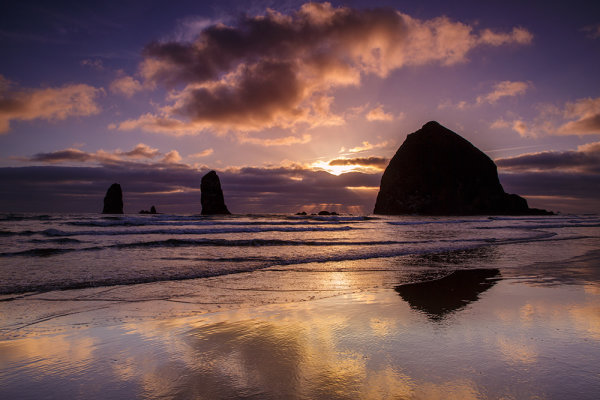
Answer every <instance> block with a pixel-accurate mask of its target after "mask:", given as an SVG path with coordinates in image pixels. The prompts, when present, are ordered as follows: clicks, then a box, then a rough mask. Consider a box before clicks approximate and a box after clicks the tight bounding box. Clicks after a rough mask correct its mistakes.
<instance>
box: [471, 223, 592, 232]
mask: <svg viewBox="0 0 600 400" xmlns="http://www.w3.org/2000/svg"><path fill="white" fill-rule="evenodd" d="M599 227H600V221H594V222H589V221H587V222H580V221H573V222H567V223H558V224H557V223H548V224H539V223H538V224H530V225H498V226H478V227H476V228H475V229H489V230H493V229H525V230H536V229H562V228H599Z"/></svg>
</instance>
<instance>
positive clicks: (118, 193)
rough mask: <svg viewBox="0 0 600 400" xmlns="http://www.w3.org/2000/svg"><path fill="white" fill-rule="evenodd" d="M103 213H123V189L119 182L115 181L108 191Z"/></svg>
mask: <svg viewBox="0 0 600 400" xmlns="http://www.w3.org/2000/svg"><path fill="white" fill-rule="evenodd" d="M102 214H123V191H122V190H121V185H119V184H118V183H113V184H112V185H110V187H109V188H108V190H107V191H106V196H104V208H103V209H102Z"/></svg>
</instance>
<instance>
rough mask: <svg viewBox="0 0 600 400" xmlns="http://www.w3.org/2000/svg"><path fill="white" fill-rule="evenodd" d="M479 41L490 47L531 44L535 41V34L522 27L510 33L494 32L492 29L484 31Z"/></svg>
mask: <svg viewBox="0 0 600 400" xmlns="http://www.w3.org/2000/svg"><path fill="white" fill-rule="evenodd" d="M479 41H480V42H481V43H484V44H488V45H490V46H501V45H503V44H509V43H518V44H530V43H531V42H532V41H533V34H531V32H529V31H528V30H527V29H524V28H520V27H515V28H513V30H512V32H510V33H502V32H494V31H492V30H490V29H484V30H483V31H482V32H481V35H480V37H479Z"/></svg>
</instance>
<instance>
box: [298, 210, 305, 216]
mask: <svg viewBox="0 0 600 400" xmlns="http://www.w3.org/2000/svg"><path fill="white" fill-rule="evenodd" d="M296 215H306V211H301V212H297V213H296Z"/></svg>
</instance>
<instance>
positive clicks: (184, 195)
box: [0, 161, 380, 213]
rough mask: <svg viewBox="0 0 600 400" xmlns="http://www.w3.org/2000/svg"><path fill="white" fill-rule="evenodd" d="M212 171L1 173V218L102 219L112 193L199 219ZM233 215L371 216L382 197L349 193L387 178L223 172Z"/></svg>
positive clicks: (128, 207)
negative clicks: (58, 215)
mask: <svg viewBox="0 0 600 400" xmlns="http://www.w3.org/2000/svg"><path fill="white" fill-rule="evenodd" d="M206 172H208V169H203V170H197V169H194V168H191V167H188V166H186V165H183V164H165V163H155V164H144V163H136V162H125V161H120V162H115V163H112V164H105V165H102V166H98V167H58V166H42V167H21V168H0V211H1V212H19V211H32V212H98V211H99V210H101V208H102V199H103V197H104V195H105V193H106V190H107V189H108V187H109V186H110V185H111V184H112V183H114V182H118V183H120V184H121V186H122V188H123V196H124V202H125V211H126V212H129V213H135V212H137V211H139V210H140V209H147V208H148V207H149V206H150V205H156V207H157V208H158V210H159V211H163V212H179V213H186V212H187V213H199V212H200V210H201V207H200V190H199V189H200V179H201V177H202V176H203V175H204V174H205V173H206ZM218 174H219V177H220V179H221V184H222V187H223V190H224V193H225V199H226V202H227V205H228V207H229V208H230V209H231V210H232V211H233V212H238V213H240V212H242V213H243V212H253V213H260V212H295V211H298V210H299V209H305V210H307V211H318V210H320V209H322V208H327V207H329V208H331V209H335V210H337V211H348V210H351V211H354V212H356V213H360V212H363V213H369V212H371V210H372V207H373V204H374V201H375V198H374V196H375V195H376V193H363V192H360V191H355V190H352V189H348V187H360V186H376V185H378V184H379V180H380V175H378V174H377V175H369V174H363V173H352V174H343V175H340V176H335V175H331V174H329V173H327V172H324V171H311V170H307V169H303V168H300V167H297V168H242V169H235V170H226V171H219V172H218Z"/></svg>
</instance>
